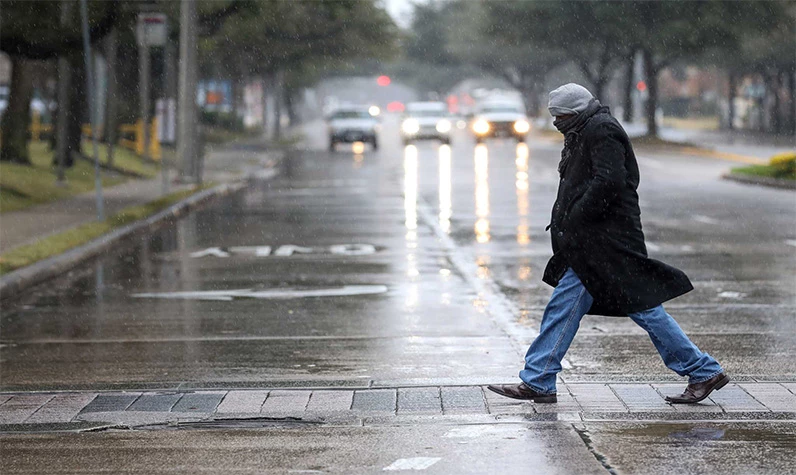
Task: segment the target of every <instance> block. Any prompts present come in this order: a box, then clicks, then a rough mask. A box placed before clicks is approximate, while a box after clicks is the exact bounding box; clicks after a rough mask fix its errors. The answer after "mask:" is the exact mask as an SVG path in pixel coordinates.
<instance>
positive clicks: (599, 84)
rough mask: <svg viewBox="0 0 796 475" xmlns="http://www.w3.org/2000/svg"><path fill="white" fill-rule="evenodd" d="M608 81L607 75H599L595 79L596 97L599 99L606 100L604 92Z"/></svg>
mask: <svg viewBox="0 0 796 475" xmlns="http://www.w3.org/2000/svg"><path fill="white" fill-rule="evenodd" d="M607 83H608V78H607V77H602V76H601V77H599V78H597V79H596V80H595V81H594V97H596V98H597V99H598V100H601V101H605V97H604V96H603V93H604V92H605V86H606V84H607Z"/></svg>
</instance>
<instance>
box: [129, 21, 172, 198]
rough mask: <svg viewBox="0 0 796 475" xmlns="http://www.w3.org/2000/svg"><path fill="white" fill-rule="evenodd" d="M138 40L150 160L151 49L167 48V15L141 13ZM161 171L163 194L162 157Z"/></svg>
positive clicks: (146, 151)
mask: <svg viewBox="0 0 796 475" xmlns="http://www.w3.org/2000/svg"><path fill="white" fill-rule="evenodd" d="M136 36H137V39H138V77H139V84H140V87H139V92H140V94H139V97H140V99H139V102H140V103H141V122H142V126H143V134H142V138H143V142H144V143H143V145H144V153H143V157H144V159H149V158H150V156H149V144H150V142H151V141H152V140H156V139H154V138H153V137H152V134H151V128H150V124H149V122H150V117H151V115H150V113H149V112H150V107H149V106H150V103H151V101H150V97H149V96H150V93H149V91H150V87H149V86H150V80H151V78H150V57H149V52H150V51H149V48H150V47H152V46H165V44H166V41H167V39H168V25H167V23H166V15H164V14H162V13H139V14H138V23H137V25H136ZM160 170H161V176H162V193H163V194H164V195H165V194H166V193H168V190H169V169H168V164H167V163H166V160H165V159H164V158H163V157H162V156H161V158H160Z"/></svg>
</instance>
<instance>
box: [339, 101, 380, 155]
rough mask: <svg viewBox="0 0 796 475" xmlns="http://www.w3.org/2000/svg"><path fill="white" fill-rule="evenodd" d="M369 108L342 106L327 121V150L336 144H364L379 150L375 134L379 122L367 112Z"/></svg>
mask: <svg viewBox="0 0 796 475" xmlns="http://www.w3.org/2000/svg"><path fill="white" fill-rule="evenodd" d="M369 109H370V106H344V107H339V108H338V109H337V110H335V111H334V112H333V113H332V114H331V115H330V116H329V118H328V119H327V125H328V128H329V150H334V147H335V145H337V144H338V143H354V142H366V143H370V144H371V145H372V146H373V149H374V150H376V149H378V148H379V139H378V137H377V132H378V128H379V120H378V119H377V118H376V117H374V116H373V115H372V114H371V113H370V112H369Z"/></svg>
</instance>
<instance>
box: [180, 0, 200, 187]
mask: <svg viewBox="0 0 796 475" xmlns="http://www.w3.org/2000/svg"><path fill="white" fill-rule="evenodd" d="M196 36H197V35H196V3H195V2H194V1H193V0H182V2H181V4H180V62H179V65H180V66H179V88H178V90H177V95H178V104H177V159H178V160H182V167H181V170H180V179H181V180H183V181H192V182H194V183H198V182H199V176H197V172H198V167H197V163H196V162H197V160H198V159H199V158H198V157H197V146H196V74H197V66H196V56H197V51H196Z"/></svg>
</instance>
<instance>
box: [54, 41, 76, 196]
mask: <svg viewBox="0 0 796 475" xmlns="http://www.w3.org/2000/svg"><path fill="white" fill-rule="evenodd" d="M71 76H72V67H71V66H70V64H69V58H67V57H66V56H61V57H59V58H58V101H57V102H58V109H57V111H58V115H57V116H56V120H55V133H54V134H52V136H53V137H54V138H55V147H54V150H55V156H54V157H53V160H55V166H57V167H58V181H59V182H63V181H64V180H65V179H66V176H65V175H64V171H65V169H66V167H67V163H70V162H71V159H72V158H71V157H70V156H69V152H68V151H67V147H66V140H67V136H68V134H69V111H70V110H71V108H70V107H69V96H70V94H69V90H70V89H71V87H70V86H71V83H72V78H71Z"/></svg>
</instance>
